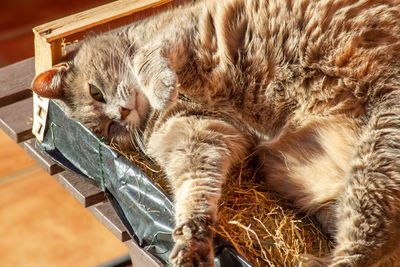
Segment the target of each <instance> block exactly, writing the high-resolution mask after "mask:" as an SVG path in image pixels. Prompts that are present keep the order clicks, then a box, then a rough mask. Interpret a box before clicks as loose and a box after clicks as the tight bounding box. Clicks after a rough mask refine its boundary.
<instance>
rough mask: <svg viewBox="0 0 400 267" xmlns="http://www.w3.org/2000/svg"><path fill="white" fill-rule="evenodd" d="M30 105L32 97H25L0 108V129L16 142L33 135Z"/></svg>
mask: <svg viewBox="0 0 400 267" xmlns="http://www.w3.org/2000/svg"><path fill="white" fill-rule="evenodd" d="M32 105H33V103H32V98H27V99H24V100H20V101H18V102H15V103H12V104H10V105H8V106H4V107H1V108H0V129H2V130H3V131H4V132H5V133H6V134H7V135H8V136H10V137H11V139H13V140H14V142H16V143H20V142H23V141H26V140H28V139H31V138H32V137H33V134H32Z"/></svg>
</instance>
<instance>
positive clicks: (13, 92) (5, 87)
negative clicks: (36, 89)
mask: <svg viewBox="0 0 400 267" xmlns="http://www.w3.org/2000/svg"><path fill="white" fill-rule="evenodd" d="M34 73H35V61H34V58H33V57H32V58H28V59H25V60H23V61H20V62H17V63H14V64H12V65H9V66H6V67H3V68H1V69H0V107H4V106H6V105H9V104H11V103H14V102H17V101H19V100H22V99H25V98H28V97H31V96H32V91H31V90H30V86H31V82H32V80H33V78H34ZM31 109H32V106H31Z"/></svg>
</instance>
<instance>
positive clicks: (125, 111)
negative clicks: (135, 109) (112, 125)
mask: <svg viewBox="0 0 400 267" xmlns="http://www.w3.org/2000/svg"><path fill="white" fill-rule="evenodd" d="M119 113H120V114H121V120H125V118H126V117H128V115H129V113H131V110H130V109H129V108H124V107H123V106H120V107H119Z"/></svg>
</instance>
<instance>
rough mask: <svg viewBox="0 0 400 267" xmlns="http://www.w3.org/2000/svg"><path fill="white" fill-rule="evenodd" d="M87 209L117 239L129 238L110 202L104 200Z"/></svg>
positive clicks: (125, 239) (123, 240) (124, 239)
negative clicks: (102, 202)
mask: <svg viewBox="0 0 400 267" xmlns="http://www.w3.org/2000/svg"><path fill="white" fill-rule="evenodd" d="M89 210H90V211H91V212H92V213H93V215H94V216H95V217H96V218H97V219H98V220H99V221H100V222H101V223H102V224H104V226H105V227H107V229H108V230H109V231H110V232H111V233H113V234H114V235H115V236H116V237H117V238H118V239H119V240H121V241H122V242H125V241H127V240H129V239H131V237H130V236H129V234H128V232H127V230H126V228H125V226H124V225H123V223H122V222H121V220H120V218H119V217H118V215H117V213H116V211H115V210H114V208H113V207H112V205H111V203H110V202H105V203H104V204H99V205H96V206H93V207H90V208H89ZM141 266H145V265H141Z"/></svg>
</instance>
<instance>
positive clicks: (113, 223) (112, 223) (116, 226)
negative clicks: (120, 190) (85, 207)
mask: <svg viewBox="0 0 400 267" xmlns="http://www.w3.org/2000/svg"><path fill="white" fill-rule="evenodd" d="M89 210H90V211H91V212H92V213H93V215H94V216H95V217H96V218H97V219H98V220H99V221H100V222H101V223H102V224H104V226H105V227H107V229H108V230H109V231H110V232H111V233H113V234H114V235H115V236H116V237H117V238H118V239H119V240H120V241H122V242H125V241H128V240H129V239H131V237H130V235H129V234H128V232H127V230H126V228H125V226H124V225H123V223H122V222H121V219H120V218H119V217H118V215H117V213H116V211H115V210H114V208H113V206H112V205H111V203H110V202H105V203H103V204H99V205H96V206H92V207H90V208H89Z"/></svg>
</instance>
